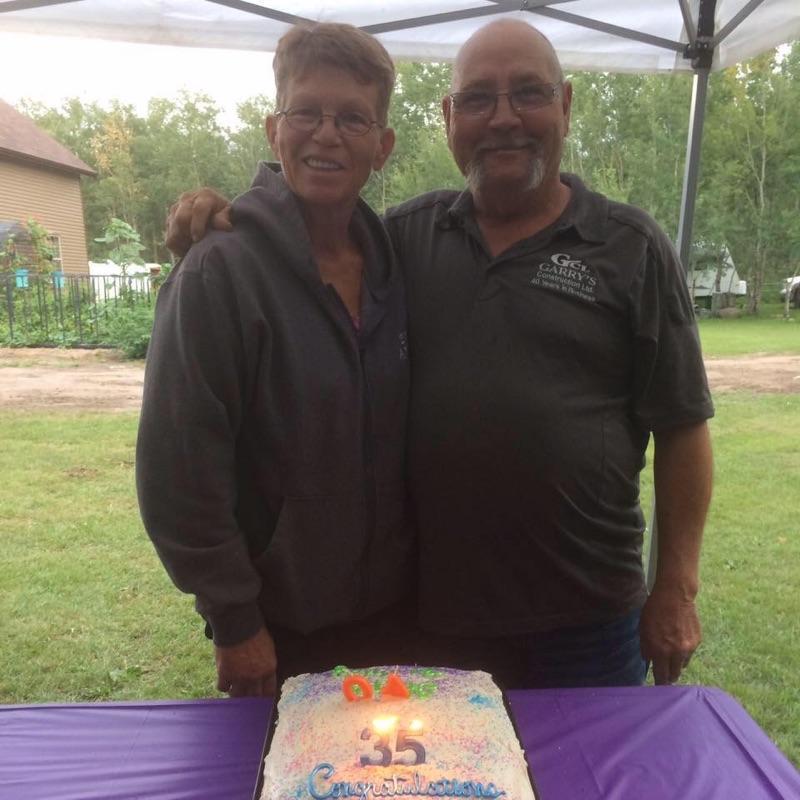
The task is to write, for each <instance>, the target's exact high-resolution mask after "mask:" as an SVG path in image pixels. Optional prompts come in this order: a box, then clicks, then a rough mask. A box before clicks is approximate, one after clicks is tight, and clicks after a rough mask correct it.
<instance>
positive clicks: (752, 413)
mask: <svg viewBox="0 0 800 800" xmlns="http://www.w3.org/2000/svg"><path fill="white" fill-rule="evenodd" d="M717 412H718V413H717V417H716V418H715V419H714V420H713V422H712V427H713V435H714V441H715V451H716V455H715V458H716V473H717V474H716V490H715V497H714V504H713V509H712V513H711V516H710V519H709V523H708V526H707V532H706V542H705V550H704V562H703V590H702V594H701V601H700V605H701V613H702V617H703V621H704V626H705V642H704V644H703V645H702V648H701V650H700V651H699V652H698V654H697V655H696V657H695V658H694V660H693V661H692V663H691V665H690V667H689V669H688V670H687V672H686V673H685V678H684V682H686V683H701V684H708V685H716V686H720V687H722V688H723V689H725V690H726V691H728V692H730V693H731V694H732V695H734V696H735V697H736V698H738V699H739V701H740V702H741V703H742V704H743V705H744V706H745V708H747V710H748V711H749V712H750V714H751V715H752V716H753V717H754V718H755V719H756V720H757V721H758V722H759V723H760V724H761V726H762V727H763V728H764V729H765V730H766V731H767V733H768V734H769V735H770V736H771V737H772V738H773V739H774V740H775V741H776V742H777V743H778V745H779V746H780V747H781V749H782V750H783V751H784V753H786V754H787V755H788V756H789V758H790V759H792V760H793V762H794V763H795V764H796V765H800V680H798V678H799V677H800V675H799V674H798V672H799V671H800V670H799V668H798V653H800V628H799V627H798V624H797V620H798V619H799V618H800V592H798V591H797V585H798V582H797V573H798V566H799V565H800V535H799V534H800V522H798V519H799V517H798V496H800V489H799V488H798V476H800V395H798V394H795V395H761V396H755V395H747V394H731V395H723V396H721V397H718V398H717ZM135 434H136V416H135V415H132V414H131V415H118V414H116V415H115V414H100V413H94V414H67V413H61V414H57V413H24V412H3V413H0V440H2V442H3V447H2V449H0V474H2V475H3V486H2V502H0V541H2V543H3V561H4V568H3V570H2V571H0V620H2V626H3V647H2V648H0V702H5V703H30V702H41V701H76V700H101V699H131V698H185V697H201V696H213V695H215V692H214V689H213V680H214V671H213V665H212V660H211V652H210V646H209V644H208V643H207V642H206V641H205V639H204V637H203V635H202V629H201V626H200V624H199V621H198V618H197V617H196V615H195V614H194V612H193V610H192V606H191V600H190V599H189V598H187V597H185V596H183V595H181V594H179V593H178V592H177V590H175V589H174V588H173V587H172V585H171V583H170V582H169V580H168V578H167V577H166V575H165V573H164V571H163V569H162V568H161V565H160V563H159V562H158V560H157V558H156V556H155V554H154V552H153V550H152V547H151V545H150V543H149V540H148V539H147V537H146V535H145V534H144V531H143V530H142V526H141V524H140V522H139V517H138V512H137V508H136V498H135V492H134V482H133V463H132V462H133V447H134V439H135ZM645 491H648V488H647V482H646V481H645Z"/></svg>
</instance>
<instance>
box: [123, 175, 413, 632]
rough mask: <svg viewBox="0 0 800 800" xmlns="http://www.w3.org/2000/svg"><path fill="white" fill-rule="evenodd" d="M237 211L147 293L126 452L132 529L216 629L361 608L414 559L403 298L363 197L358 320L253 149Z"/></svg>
mask: <svg viewBox="0 0 800 800" xmlns="http://www.w3.org/2000/svg"><path fill="white" fill-rule="evenodd" d="M233 218H234V220H235V223H236V224H235V229H234V231H233V232H232V233H221V232H216V233H212V234H210V235H209V236H207V237H206V238H205V239H203V240H202V241H201V242H199V243H198V244H196V245H195V246H194V247H192V249H191V250H190V251H189V253H188V255H187V256H186V258H185V259H184V260H183V261H182V262H181V264H180V265H179V266H178V267H176V268H175V270H174V271H173V273H172V274H171V275H170V277H169V279H168V280H167V281H166V282H165V283H164V285H163V286H162V287H161V290H160V291H159V297H158V303H157V307H156V321H155V327H154V330H153V337H152V340H151V343H150V349H149V352H148V357H147V369H146V375H145V389H144V403H143V408H142V417H141V423H140V427H139V439H138V444H137V457H136V477H137V488H138V493H139V503H140V507H141V512H142V518H143V520H144V524H145V527H146V528H147V531H148V533H149V535H150V537H151V538H152V540H153V543H154V544H155V547H156V550H157V551H158V554H159V556H160V557H161V560H162V561H163V562H164V565H165V566H166V568H167V571H168V572H169V574H170V576H171V577H172V579H173V581H174V582H175V584H176V585H177V586H178V587H179V588H180V589H181V590H183V591H185V592H189V593H191V594H194V595H195V597H196V606H197V609H198V611H199V612H200V613H201V614H202V615H203V617H204V618H205V619H206V620H207V621H208V622H209V623H210V625H211V628H212V630H213V634H214V641H215V642H216V643H217V644H218V645H230V644H235V643H238V642H240V641H243V640H244V639H246V638H248V637H249V636H251V635H253V634H254V633H255V632H256V630H257V629H258V628H259V627H260V626H261V625H262V624H264V623H266V625H267V626H268V627H269V624H270V623H276V624H278V625H281V626H283V627H287V628H290V629H293V630H296V631H299V632H301V633H309V632H311V631H313V630H316V629H318V628H321V627H325V626H328V625H333V624H340V623H344V622H347V621H353V620H356V619H360V618H362V617H364V616H367V615H369V614H372V613H374V612H376V611H379V610H380V609H382V608H384V607H386V606H387V605H389V604H390V603H392V602H395V601H396V600H398V599H400V598H401V597H402V596H403V594H404V592H405V590H407V589H408V586H409V581H410V580H411V577H410V576H411V575H412V570H413V564H412V548H413V535H412V531H411V527H410V525H409V524H408V520H407V515H406V506H405V488H404V485H403V477H404V476H403V473H404V451H405V426H406V401H407V394H408V351H407V345H406V314H405V306H404V299H403V289H402V282H401V276H400V274H399V271H398V268H397V265H396V263H395V261H394V256H393V253H392V249H391V246H390V244H389V240H388V238H387V236H386V233H385V232H384V229H383V225H382V224H381V222H380V220H379V219H378V217H377V216H376V215H375V214H374V213H373V212H372V211H371V210H370V209H369V207H368V206H366V204H364V203H363V202H359V204H358V207H357V208H356V211H355V213H354V216H353V222H352V231H353V233H354V235H355V236H356V237H357V239H358V241H359V243H360V244H361V246H362V248H363V252H364V255H365V273H364V284H363V289H362V307H361V324H360V329H359V330H356V328H355V327H354V325H353V323H352V321H351V320H350V317H349V315H348V313H347V310H346V308H345V306H344V304H343V303H342V301H341V299H340V298H339V296H338V294H337V293H336V291H335V290H334V289H333V287H331V286H328V285H325V284H323V282H322V280H321V278H320V275H319V271H318V269H317V266H316V264H315V262H314V259H313V257H312V254H311V244H310V241H309V238H308V233H307V231H306V227H305V224H304V222H303V219H302V217H301V214H300V208H299V205H298V201H297V199H296V198H295V196H294V195H293V194H292V192H291V191H290V190H289V188H288V186H287V184H286V183H285V181H284V179H283V178H282V177H281V176H280V175H278V174H275V173H274V172H273V171H272V170H271V169H270V168H269V167H267V165H262V166H261V167H260V169H259V172H258V174H257V176H256V178H255V181H254V183H253V187H252V188H251V189H250V190H249V191H248V192H246V193H245V194H243V195H242V196H241V197H239V198H238V199H237V200H236V201H235V202H234V204H233Z"/></svg>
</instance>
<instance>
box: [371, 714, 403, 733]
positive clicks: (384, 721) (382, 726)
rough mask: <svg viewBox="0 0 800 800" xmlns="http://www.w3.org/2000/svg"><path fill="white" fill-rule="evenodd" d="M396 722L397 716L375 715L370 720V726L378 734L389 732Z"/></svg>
mask: <svg viewBox="0 0 800 800" xmlns="http://www.w3.org/2000/svg"><path fill="white" fill-rule="evenodd" d="M396 724H397V717H377V718H376V719H374V720H373V721H372V727H373V728H375V730H376V731H377V732H378V733H380V734H386V733H389V731H391V730H392V728H394V726H395V725H396Z"/></svg>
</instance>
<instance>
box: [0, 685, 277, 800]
mask: <svg viewBox="0 0 800 800" xmlns="http://www.w3.org/2000/svg"><path fill="white" fill-rule="evenodd" d="M271 713H272V703H271V701H269V700H261V699H255V698H248V699H227V700H196V701H186V702H157V701H151V702H142V703H92V704H81V705H41V706H0V800H251V798H252V796H253V789H254V787H255V785H256V780H257V778H258V773H259V765H260V760H261V750H262V748H263V746H264V738H265V736H266V730H267V725H268V724H269V720H270V716H271Z"/></svg>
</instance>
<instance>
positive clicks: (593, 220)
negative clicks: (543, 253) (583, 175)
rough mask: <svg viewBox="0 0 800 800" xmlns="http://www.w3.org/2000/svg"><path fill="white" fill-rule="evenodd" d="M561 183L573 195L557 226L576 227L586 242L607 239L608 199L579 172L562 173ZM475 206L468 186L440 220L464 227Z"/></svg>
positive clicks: (446, 225) (444, 224)
mask: <svg viewBox="0 0 800 800" xmlns="http://www.w3.org/2000/svg"><path fill="white" fill-rule="evenodd" d="M561 182H562V183H565V184H566V185H567V186H569V188H570V190H571V192H572V194H571V197H570V201H569V203H568V204H567V207H566V208H565V209H564V212H563V213H562V214H561V217H560V218H559V219H558V220H556V222H555V223H554V227H555V229H556V230H566V229H567V228H570V227H574V228H575V230H576V231H577V232H578V235H579V236H580V237H581V239H583V240H584V241H587V242H604V241H605V240H606V221H607V219H608V199H607V198H606V197H604V196H603V195H601V194H598V193H597V192H591V191H589V189H587V188H586V185H585V184H584V182H583V181H582V180H581V179H580V178H579V177H578V176H577V175H572V174H571V173H568V172H562V173H561ZM474 207H475V206H474V201H473V199H472V194H471V193H470V191H469V190H468V189H465V190H464V191H463V192H461V193H459V194H458V195H457V196H456V197H455V199H454V200H453V202H452V203H451V204H450V206H442V207H440V209H439V211H438V216H437V222H438V223H439V225H440V226H441V227H443V228H452V227H456V226H458V227H463V226H464V225H465V224H466V223H467V222H471V221H473V219H474V217H473V210H474Z"/></svg>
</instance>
